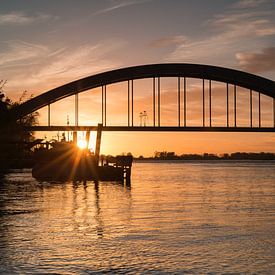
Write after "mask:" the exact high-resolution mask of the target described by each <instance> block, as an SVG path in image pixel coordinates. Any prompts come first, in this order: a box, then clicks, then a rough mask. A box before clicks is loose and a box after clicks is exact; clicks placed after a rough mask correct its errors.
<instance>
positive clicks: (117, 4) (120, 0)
mask: <svg viewBox="0 0 275 275" xmlns="http://www.w3.org/2000/svg"><path fill="white" fill-rule="evenodd" d="M148 1H151V0H127V1H126V0H115V1H111V2H112V4H111V5H110V6H109V7H107V8H105V9H101V10H98V11H96V12H95V13H94V15H97V14H104V13H108V12H111V11H113V10H117V9H120V8H124V7H127V6H133V5H139V4H142V3H144V2H148Z"/></svg>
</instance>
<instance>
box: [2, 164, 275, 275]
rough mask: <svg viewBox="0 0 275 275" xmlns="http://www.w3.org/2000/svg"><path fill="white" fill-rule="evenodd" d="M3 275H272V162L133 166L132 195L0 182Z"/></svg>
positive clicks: (26, 178) (24, 178)
mask: <svg viewBox="0 0 275 275" xmlns="http://www.w3.org/2000/svg"><path fill="white" fill-rule="evenodd" d="M0 273H1V274H34V273H35V274H97V273H110V274H117V273H122V274H125V273H127V274H143V273H151V274H169V273H170V274H275V162H262V161H258V162H245V161H239V162H233V161H231V162H230V161H228V162H222V161H217V162H207V161H204V162H201V163H200V162H137V163H134V164H133V170H132V182H131V186H128V187H127V186H123V185H121V184H117V183H111V182H109V183H106V182H105V183H103V182H99V183H98V184H94V183H93V182H87V183H86V184H84V183H73V182H67V183H49V182H38V181H36V180H35V179H33V178H32V176H31V171H30V170H17V171H16V170H14V171H12V172H11V173H10V174H7V175H5V176H4V177H3V178H2V179H0Z"/></svg>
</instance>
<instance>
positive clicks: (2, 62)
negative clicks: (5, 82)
mask: <svg viewBox="0 0 275 275" xmlns="http://www.w3.org/2000/svg"><path fill="white" fill-rule="evenodd" d="M6 44H7V46H8V50H7V51H4V52H2V53H0V68H1V67H2V68H3V67H9V66H13V65H15V66H18V65H20V63H22V62H23V63H24V64H27V63H28V61H30V60H31V62H33V60H34V59H35V58H38V57H41V55H45V54H47V53H48V51H49V50H48V48H47V47H45V46H43V45H39V44H33V43H27V42H24V41H20V40H14V41H9V42H7V43H6Z"/></svg>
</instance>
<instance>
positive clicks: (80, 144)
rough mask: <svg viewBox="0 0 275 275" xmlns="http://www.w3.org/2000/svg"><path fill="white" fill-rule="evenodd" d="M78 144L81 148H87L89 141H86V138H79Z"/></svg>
mask: <svg viewBox="0 0 275 275" xmlns="http://www.w3.org/2000/svg"><path fill="white" fill-rule="evenodd" d="M77 146H78V148H80V149H85V148H86V147H87V142H86V140H83V139H79V140H78V141H77Z"/></svg>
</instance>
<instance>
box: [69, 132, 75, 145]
mask: <svg viewBox="0 0 275 275" xmlns="http://www.w3.org/2000/svg"><path fill="white" fill-rule="evenodd" d="M68 141H69V140H68ZM73 143H74V144H77V131H73Z"/></svg>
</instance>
